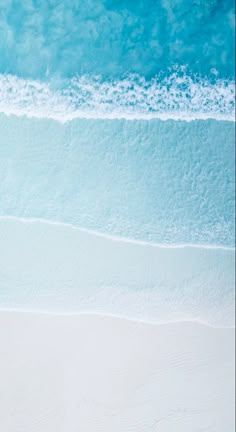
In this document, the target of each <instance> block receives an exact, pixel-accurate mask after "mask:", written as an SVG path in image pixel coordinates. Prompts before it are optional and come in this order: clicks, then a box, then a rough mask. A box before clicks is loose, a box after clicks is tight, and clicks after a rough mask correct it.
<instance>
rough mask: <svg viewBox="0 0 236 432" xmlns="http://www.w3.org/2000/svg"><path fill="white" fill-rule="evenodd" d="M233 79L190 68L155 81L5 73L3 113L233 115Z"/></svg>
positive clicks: (0, 78)
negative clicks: (39, 78)
mask: <svg viewBox="0 0 236 432" xmlns="http://www.w3.org/2000/svg"><path fill="white" fill-rule="evenodd" d="M234 100H235V89H234V83H233V81H231V80H223V79H217V78H215V80H213V81H212V80H211V81H210V80H208V79H203V78H200V77H198V76H189V75H187V74H186V72H185V69H184V68H182V69H177V70H175V71H172V73H171V74H170V75H169V76H162V75H161V74H159V75H158V76H156V77H155V78H152V79H150V80H147V79H145V78H144V77H141V76H138V75H127V76H125V77H123V78H122V79H113V80H112V79H111V80H107V81H104V80H102V78H101V77H99V76H87V75H85V76H77V77H74V78H73V79H70V80H55V79H54V80H52V81H48V82H43V81H42V82H40V81H36V80H25V79H22V78H19V77H16V76H13V75H0V112H2V113H5V114H8V115H10V114H14V115H26V116H29V117H37V118H51V119H55V120H58V121H61V122H66V121H69V120H72V119H74V118H107V119H108V118H125V119H151V118H160V119H163V120H167V119H176V120H179V119H181V120H188V121H190V120H195V119H210V118H211V119H216V120H234V108H235V103H234Z"/></svg>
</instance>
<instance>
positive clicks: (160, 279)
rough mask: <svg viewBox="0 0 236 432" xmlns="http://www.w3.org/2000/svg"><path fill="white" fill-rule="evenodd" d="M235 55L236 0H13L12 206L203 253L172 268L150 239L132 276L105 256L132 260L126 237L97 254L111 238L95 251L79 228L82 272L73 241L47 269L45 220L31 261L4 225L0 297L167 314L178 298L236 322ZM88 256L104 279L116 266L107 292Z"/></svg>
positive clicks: (4, 77) (2, 126) (0, 42)
mask: <svg viewBox="0 0 236 432" xmlns="http://www.w3.org/2000/svg"><path fill="white" fill-rule="evenodd" d="M234 60H235V58H234V3H233V1H232V0H227V1H225V2H219V1H216V0H212V1H201V0H199V1H187V0H185V1H181V0H180V1H171V0H162V1H138V2H136V1H132V0H129V1H119V2H116V1H115V0H113V1H108V0H107V1H101V0H91V1H86V2H84V1H78V0H77V1H69V0H68V1H67V0H65V1H63V2H59V1H58V0H54V1H47V2H39V1H36V0H34V1H33V0H27V1H24V2H16V1H10V0H6V1H4V2H1V3H0V217H1V218H2V220H5V218H6V217H10V218H12V217H14V218H18V219H20V220H26V221H27V220H28V221H29V220H32V219H35V220H37V219H41V220H44V221H48V222H55V221H56V222H59V223H63V224H69V225H71V226H74V227H77V228H82V229H86V230H88V231H93V232H94V231H95V232H98V233H100V234H103V235H109V236H116V237H119V238H121V237H122V238H123V239H124V240H125V239H129V240H130V241H131V242H133V243H132V244H133V245H135V244H136V243H134V241H137V242H140V241H141V242H146V243H147V245H148V247H151V246H150V243H151V244H153V243H154V244H158V245H160V246H161V250H162V248H163V247H164V248H165V247H166V246H168V247H170V248H172V249H173V248H174V247H176V246H180V245H182V246H183V245H185V246H190V245H192V246H193V250H192V249H191V248H190V250H189V259H187V258H188V254H182V255H181V254H180V255H179V254H177V255H174V258H171V256H172V255H171V254H170V258H169V261H168V259H165V260H164V261H163V262H164V264H165V266H166V267H165V271H164V273H162V264H161V265H160V262H161V263H162V258H161V260H160V257H159V255H158V254H159V252H158V253H157V252H156V253H155V254H154V255H152V254H150V260H151V261H150V266H149V265H147V266H145V267H144V268H143V267H142V265H141V264H140V263H141V262H142V260H141V258H140V256H139V258H135V257H136V255H135V253H136V252H135V253H134V255H132V256H134V258H132V260H131V259H130V260H129V258H127V260H126V262H127V263H130V264H129V265H128V264H127V266H126V265H125V264H124V265H123V267H122V268H121V269H120V271H119V275H123V276H122V278H121V279H122V280H121V279H119V277H118V274H117V273H116V272H115V271H112V272H111V275H110V273H109V270H108V269H109V266H106V267H103V264H102V260H104V261H105V262H107V263H110V267H111V268H113V267H114V266H115V265H116V264H115V263H117V262H118V261H119V259H118V255H117V253H118V252H110V251H113V246H112V245H113V243H111V245H110V246H109V248H110V249H109V248H108V249H107V251H105V249H104V251H102V250H101V253H100V254H99V258H98V257H97V256H95V257H93V258H91V260H90V258H89V257H90V256H91V257H92V256H93V251H94V246H91V245H92V244H95V243H96V242H95V240H94V239H93V241H91V244H90V243H89V242H88V244H87V246H86V242H83V248H84V249H85V250H84V252H83V253H82V252H81V248H80V246H79V244H80V240H79V236H78V250H77V252H76V247H75V245H74V246H73V248H74V249H73V250H74V254H75V256H77V254H78V263H77V264H78V268H77V270H76V264H73V266H74V267H73V271H72V273H71V275H70V271H69V270H68V269H69V268H70V266H69V267H68V263H65V260H66V258H65V254H62V255H60V258H58V254H57V251H56V249H55V251H54V253H53V242H51V243H50V244H48V250H49V252H48V253H49V258H48V260H47V262H48V263H49V264H48V265H49V269H50V268H52V269H54V270H55V269H58V270H56V271H55V274H54V273H53V274H54V275H55V277H53V278H51V276H50V271H49V270H47V271H49V273H47V275H48V277H47V278H44V279H42V278H41V276H40V275H41V273H42V272H43V267H42V266H40V265H39V266H38V265H37V262H39V263H40V262H41V258H42V257H41V254H42V253H45V252H42V249H40V247H39V248H38V247H37V246H36V245H37V241H39V242H40V239H39V240H36V238H38V237H37V235H39V234H37V235H36V233H35V232H34V235H35V240H34V244H33V245H32V244H31V242H30V235H29V236H28V237H27V238H26V239H25V242H26V245H25V249H24V248H23V249H22V250H24V254H25V257H30V252H29V251H30V250H31V249H32V260H31V259H30V258H27V259H28V262H29V269H27V265H26V261H24V260H23V261H22V265H21V267H17V262H18V261H19V262H21V260H20V249H19V245H18V244H17V247H16V249H17V250H18V252H17V253H18V255H17V254H16V255H14V254H13V253H12V255H11V253H10V252H9V251H10V250H12V246H11V248H10V246H9V244H11V245H12V244H13V243H11V242H12V237H11V240H9V238H10V237H9V238H8V237H7V236H6V234H5V232H4V229H5V228H4V227H5V225H4V224H3V225H2V227H3V228H1V229H2V230H3V231H2V233H1V232H0V240H1V241H2V245H3V246H2V249H1V251H2V254H4V252H3V251H4V250H5V251H8V254H6V257H7V260H3V259H2V260H0V307H1V305H2V307H9V308H14V307H16V308H17V307H18V308H24V305H25V307H26V309H27V308H32V307H33V308H36V309H37V308H41V309H43V310H45V309H47V310H48V309H49V310H50V308H52V305H53V304H57V305H58V306H57V307H58V310H59V309H60V310H63V306H62V305H63V304H64V305H66V306H65V309H66V310H67V311H68V310H70V308H71V310H72V309H73V310H74V309H75V310H76V311H81V310H84V309H83V307H82V305H87V306H86V307H87V308H88V309H89V310H92V311H98V312H99V311H100V312H107V313H108V312H109V313H119V314H121V315H122V314H123V315H125V316H132V317H134V318H139V319H142V318H143V319H146V320H148V319H151V320H154V321H155V320H156V321H158V317H160V316H161V317H162V318H161V319H162V321H163V320H164V318H165V313H166V319H167V318H168V320H171V319H180V318H181V317H182V318H184V317H185V318H188V319H191V318H194V319H195V318H196V319H203V320H204V321H205V322H210V323H213V324H216V323H220V324H221V325H223V324H225V323H227V324H229V323H232V320H233V318H232V313H233V312H232V297H233V285H234V268H233V256H234V251H233V248H234V241H235V239H234V220H235V210H234V204H235V201H234V199H235V182H234V179H235V164H234V138H235V136H234V135H235V123H234V106H235V102H234V98H235V90H234V74H235V71H234ZM10 220H11V219H10ZM13 225H14V224H13ZM11 226H12V225H11ZM62 226H63V225H61V230H63V228H62ZM19 227H20V226H18V225H16V226H15V229H16V232H18V231H17V230H18V229H22V233H23V228H19ZM11 229H13V230H14V228H11ZM47 229H49V231H50V228H45V232H46V231H47ZM51 229H52V228H51ZM7 230H8V229H7ZM35 230H36V231H37V229H36V228H35ZM10 231H11V230H10ZM10 231H9V232H10ZM7 232H8V231H7ZM37 232H38V231H37ZM62 232H63V233H64V231H62ZM52 234H53V233H52ZM40 235H41V234H40ZM50 235H51V234H48V236H49V237H50ZM53 235H54V234H53ZM64 235H65V236H68V239H69V234H66V233H65V234H63V236H64ZM91 235H92V236H94V234H91ZM58 236H59V237H60V235H59V234H58ZM17 238H18V239H20V238H21V236H20V235H18V234H17ZM86 241H87V240H86ZM110 241H111V239H110ZM112 241H113V240H112ZM9 242H10V243H9ZM64 242H67V240H65V239H64V237H63V241H62V242H61V243H60V244H61V245H65V244H67V243H64ZM68 242H69V240H68ZM93 242H95V243H93ZM8 243H9V244H8ZM58 244H59V243H58ZM125 244H126V243H125V242H124V243H123V241H122V245H123V246H122V248H124V249H122V248H121V249H122V251H121V252H120V253H122V255H123V256H125V255H126V254H127V253H128V252H127V251H128V249H125ZM137 244H138V243H137ZM102 245H103V243H101V245H100V246H96V247H101V248H103V246H102ZM196 246H197V248H200V250H201V253H200V254H199V255H196V256H195V252H193V251H194V250H195V247H196ZM63 247H64V246H63ZM81 247H82V246H81ZM139 247H140V245H139ZM86 248H88V250H87V249H86ZM134 248H135V246H134ZM214 248H215V249H214ZM69 249H70V248H69ZM139 250H141V249H137V254H139V252H138V251H139ZM158 250H159V249H158ZM205 250H207V251H208V252H209V254H208V252H207V253H206V254H205V252H204V251H205ZM88 251H91V253H90V252H88ZM148 251H149V249H148ZM219 251H220V252H219ZM172 252H173V250H172ZM172 252H171V253H172ZM81 253H82V255H81ZM103 253H104V254H103ZM132 253H133V252H132ZM160 253H161V252H160ZM165 253H166V252H165ZM221 253H222V257H221ZM83 254H85V256H86V259H85V258H81V257H84V255H83ZM11 256H12V262H11ZM17 256H18V258H17ZM66 256H68V260H72V261H73V259H72V258H71V254H70V253H68V254H67V255H66ZM148 256H149V252H148ZM161 256H162V255H161ZM167 256H169V255H168V252H167ZM180 256H181V257H182V258H181V260H180V261H181V262H180V263H179V269H178V271H177V265H176V262H177V261H178V259H179V258H178V259H177V258H176V257H180ZM79 257H80V258H81V259H82V261H83V265H84V266H86V268H89V269H91V274H95V275H96V274H98V275H99V276H98V280H102V276H101V274H102V270H101V269H103V270H104V272H105V273H104V281H106V282H104V284H105V287H104V286H102V283H101V285H100V288H99V283H94V291H93V288H92V285H91V280H90V278H89V276H88V275H87V276H86V278H87V279H86V278H85V277H84V276H83V277H82V276H81V274H82V275H83V272H82V270H81V268H82V267H81V265H82V264H80V261H79V260H80V258H79ZM112 257H113V258H114V259H113V258H112ZM127 257H128V255H127ZM0 258H1V257H0ZM22 259H23V257H22ZM84 259H85V261H84ZM120 259H121V258H120ZM63 260H64V263H63ZM176 260H177V261H176ZM185 260H186V267H189V269H190V270H191V271H190V272H189V273H188V276H187V275H186V269H185V264H184V263H185ZM13 261H14V262H13ZM31 261H32V262H31ZM121 261H122V260H121ZM76 262H77V261H76ZM168 262H169V264H168ZM193 263H194V264H193ZM203 263H204V265H203ZM219 263H220V265H219ZM164 264H163V265H164ZM168 265H169V266H170V268H168ZM195 265H196V266H195ZM97 266H101V269H100V267H99V269H100V270H99V272H98V271H97V270H98V269H97ZM31 267H32V268H33V269H34V271H32V272H31V270H30V268H31ZM59 267H60V269H59ZM61 268H62V269H63V268H65V269H67V270H65V273H63V272H62V274H61V273H60V271H61ZM135 268H136V272H135V270H134V273H133V269H135ZM137 268H139V269H142V270H140V272H139V271H138V270H137ZM197 269H198V270H197ZM219 269H220V271H219ZM59 270H60V271H59ZM28 272H29V274H28ZM37 272H38V273H37ZM169 272H170V273H171V275H172V276H173V277H172V279H171V281H170V280H169V276H168V273H169ZM191 272H192V273H191ZM21 273H22V275H23V276H22V275H21ZM56 274H60V275H61V276H60V279H58V278H57V277H56ZM37 275H38V276H37ZM216 276H217V277H216ZM175 277H176V286H175V284H174V280H175ZM95 279H96V278H95ZM95 279H93V280H95ZM125 279H126V282H125ZM53 280H54V284H55V286H54V284H53V282H52V281H53ZM138 280H139V281H140V282H139V283H138ZM49 281H50V283H49ZM142 281H144V282H142ZM177 281H178V282H177ZM38 284H39V285H40V286H39V285H38ZM36 287H37V290H36ZM63 287H64V288H63ZM99 289H100V290H101V292H100V291H99ZM107 289H108V292H107ZM63 290H65V291H63ZM214 290H215V291H214ZM36 291H37V295H36ZM62 292H63V295H62V294H61V293H62ZM47 293H48V297H47ZM102 293H105V294H104V298H103V297H101V296H100V294H101V295H103V294H102ZM197 293H198V295H197ZM199 293H200V294H199ZM61 296H62V297H61ZM109 296H112V298H113V300H114V301H112V302H110V303H109V305H108V302H107V303H106V301H105V299H106V298H108V297H109ZM130 296H131V297H132V301H131V300H130V299H131V297H130ZM140 296H141V297H140ZM142 296H143V297H142ZM59 298H63V299H64V300H62V301H61V302H60V301H59ZM14 299H15V300H14ZM101 299H102V300H101ZM128 299H129V300H128ZM135 299H136V300H135ZM178 299H179V303H178ZM158 302H159V303H158ZM168 302H169V307H170V310H171V311H172V312H171V313H170V311H168V312H167V309H168V308H167V309H165V307H164V306H163V305H164V304H165V305H167V304H168ZM130 303H132V307H131V306H129V305H130ZM210 303H212V305H214V307H213V306H212V307H213V309H212V307H210V306H209V310H208V309H207V305H210ZM118 305H119V307H118ZM122 305H123V306H122ZM142 305H143V306H142ZM144 305H145V306H144ZM160 305H162V306H160ZM194 305H195V306H194ZM163 308H164V309H163ZM163 310H165V311H166V312H165V313H164V314H163ZM207 311H208V312H209V316H208V318H209V317H211V318H209V319H208V318H207V314H208V312H207ZM160 314H161V315H160ZM214 314H215V317H217V318H215V320H214ZM222 317H223V318H222Z"/></svg>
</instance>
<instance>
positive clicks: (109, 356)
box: [0, 312, 234, 432]
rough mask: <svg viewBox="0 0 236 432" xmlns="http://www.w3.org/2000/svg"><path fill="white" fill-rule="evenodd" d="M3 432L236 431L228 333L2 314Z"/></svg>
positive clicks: (89, 318)
mask: <svg viewBox="0 0 236 432" xmlns="http://www.w3.org/2000/svg"><path fill="white" fill-rule="evenodd" d="M0 383H1V385H0V431H1V432H35V431H40V432H125V431H130V432H131V431H132V432H155V431H157V432H233V431H234V330H233V329H229V328H228V329H227V328H225V329H220V328H211V327H207V326H205V325H201V324H197V323H190V322H189V323H188V322H182V323H181V322H179V323H172V324H163V325H151V324H145V323H142V322H134V321H128V320H125V319H119V318H114V317H109V316H99V315H86V314H84V315H70V316H69V315H49V314H48V315H47V314H36V313H23V312H22V313H21V312H1V313H0Z"/></svg>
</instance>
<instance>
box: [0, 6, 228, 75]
mask: <svg viewBox="0 0 236 432" xmlns="http://www.w3.org/2000/svg"><path fill="white" fill-rule="evenodd" d="M233 53H234V2H233V0H225V1H218V0H210V1H204V0H197V1H193V0H191V1H189V0H139V1H134V0H129V1H124V0H122V1H116V0H89V1H86V2H84V1H82V0H73V1H71V0H64V1H63V2H60V1H58V0H50V1H44V2H41V1H38V0H25V1H24V2H18V1H16V0H4V1H1V4H0V72H1V73H3V74H6V73H8V74H13V75H17V76H21V77H24V78H35V79H38V80H45V79H46V78H47V77H53V78H54V77H55V76H57V77H60V78H65V77H72V76H75V75H76V74H79V75H84V74H89V75H98V74H99V75H102V76H103V77H104V78H107V77H108V78H110V77H116V78H117V77H118V78H120V77H121V76H122V75H123V74H126V73H136V74H139V75H140V76H144V77H145V78H150V77H153V76H154V75H155V74H157V73H159V72H161V73H164V74H165V75H166V73H167V69H168V68H169V67H172V66H176V65H177V66H184V65H186V66H187V67H188V68H189V70H190V72H191V73H197V74H200V75H201V76H208V77H209V76H212V77H213V78H214V74H218V76H219V77H220V78H227V79H228V78H231V79H232V78H233V77H234V54H233Z"/></svg>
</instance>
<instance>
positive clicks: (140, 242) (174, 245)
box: [0, 215, 235, 251]
mask: <svg viewBox="0 0 236 432" xmlns="http://www.w3.org/2000/svg"><path fill="white" fill-rule="evenodd" d="M0 220H3V221H4V220H13V221H14V220H15V221H19V222H22V223H42V224H49V225H56V226H62V227H67V228H70V229H73V230H76V231H79V232H84V233H87V234H91V235H94V236H96V237H102V238H105V239H109V240H112V241H114V242H122V243H131V244H134V245H135V244H136V245H140V246H150V247H155V248H164V249H186V248H190V249H191V248H196V249H209V250H211V249H213V250H214V249H216V250H218V249H219V250H225V251H235V247H233V246H224V245H218V244H201V243H199V244H198V243H157V242H152V241H144V240H136V239H132V238H129V237H122V236H115V235H111V234H106V233H104V232H99V231H95V230H90V229H87V228H83V227H79V226H76V225H73V224H69V223H66V222H60V221H56V220H49V219H42V218H30V217H27V218H24V217H17V216H9V215H6V216H1V215H0Z"/></svg>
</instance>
